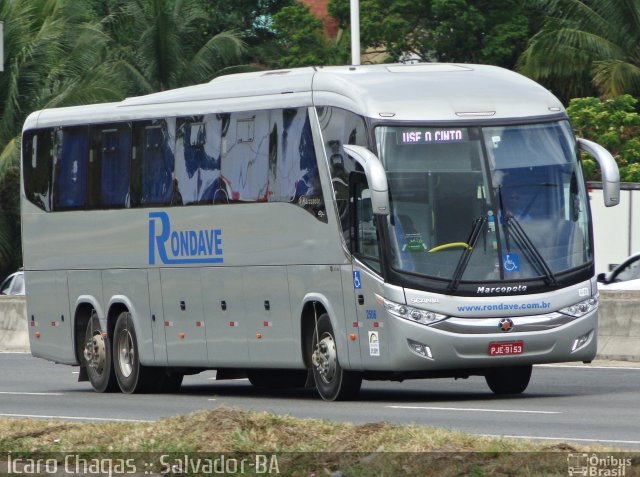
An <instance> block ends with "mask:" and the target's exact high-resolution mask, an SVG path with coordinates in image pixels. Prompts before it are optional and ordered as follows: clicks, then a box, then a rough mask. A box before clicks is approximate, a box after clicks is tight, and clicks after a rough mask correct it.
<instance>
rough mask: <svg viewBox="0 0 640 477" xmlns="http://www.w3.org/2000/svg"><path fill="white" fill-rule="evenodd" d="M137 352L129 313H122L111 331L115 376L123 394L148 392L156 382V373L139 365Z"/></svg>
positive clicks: (133, 328) (136, 343) (135, 336)
mask: <svg viewBox="0 0 640 477" xmlns="http://www.w3.org/2000/svg"><path fill="white" fill-rule="evenodd" d="M138 350H139V348H138V339H137V335H136V330H135V327H134V325H133V320H132V319H131V313H129V312H128V311H123V312H122V313H120V315H119V316H118V320H117V321H116V327H115V329H114V331H113V356H114V360H113V361H114V368H115V375H116V379H117V381H118V385H119V386H120V389H121V390H122V392H123V393H127V394H136V393H144V392H148V391H150V390H152V386H153V385H154V384H156V383H157V381H158V375H157V372H154V369H153V368H147V367H146V366H143V365H142V364H140V358H139V351H138ZM155 371H157V370H155Z"/></svg>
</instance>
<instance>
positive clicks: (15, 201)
mask: <svg viewBox="0 0 640 477" xmlns="http://www.w3.org/2000/svg"><path fill="white" fill-rule="evenodd" d="M0 20H3V21H4V27H5V32H4V33H5V45H4V46H5V71H4V72H3V73H0V276H4V275H6V274H7V273H8V272H10V271H13V269H14V268H16V267H18V266H19V264H20V263H21V255H20V217H19V196H18V192H19V182H20V181H19V166H18V164H19V150H20V131H21V127H22V124H23V122H24V120H25V118H26V116H27V115H28V114H29V113H31V112H32V111H35V110H38V109H42V108H45V107H55V106H67V105H72V104H78V103H90V102H94V103H95V102H101V101H109V100H113V99H116V98H119V97H121V96H122V83H121V82H120V81H118V77H117V75H115V74H114V72H113V71H112V69H111V68H109V65H108V63H107V62H106V61H105V59H106V56H105V55H106V45H107V44H108V41H109V40H108V37H107V36H106V35H105V34H104V32H103V30H102V28H101V25H100V24H99V23H98V22H97V21H95V19H94V18H93V17H92V15H91V12H90V10H89V9H88V8H87V3H86V2H84V1H83V0H73V1H70V0H30V1H28V2H25V1H22V0H3V1H2V2H1V3H0Z"/></svg>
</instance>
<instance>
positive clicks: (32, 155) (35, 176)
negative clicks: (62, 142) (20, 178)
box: [22, 129, 53, 212]
mask: <svg viewBox="0 0 640 477" xmlns="http://www.w3.org/2000/svg"><path fill="white" fill-rule="evenodd" d="M52 137H53V130H52V129H42V130H40V131H29V132H27V133H25V135H24V137H23V145H22V147H23V153H22V160H23V164H22V170H23V173H24V178H25V180H24V183H25V193H26V197H27V200H29V202H31V203H32V204H34V205H36V206H38V207H39V208H41V209H43V210H46V211H47V212H49V211H51V186H52V182H51V179H52V177H53V176H52V167H53V158H52V156H51V151H52Z"/></svg>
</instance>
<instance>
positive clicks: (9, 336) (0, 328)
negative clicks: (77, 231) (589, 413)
mask: <svg viewBox="0 0 640 477" xmlns="http://www.w3.org/2000/svg"><path fill="white" fill-rule="evenodd" d="M29 350H30V349H29V334H28V328H27V307H26V302H25V298H24V297H17V296H0V351H10V352H11V351H13V352H18V351H22V352H24V351H27V352H28V351H29ZM597 358H598V359H608V360H619V361H640V291H603V292H601V293H600V324H599V328H598V357H597Z"/></svg>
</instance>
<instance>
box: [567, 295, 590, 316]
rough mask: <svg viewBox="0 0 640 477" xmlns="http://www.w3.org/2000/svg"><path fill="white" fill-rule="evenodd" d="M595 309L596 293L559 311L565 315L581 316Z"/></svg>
mask: <svg viewBox="0 0 640 477" xmlns="http://www.w3.org/2000/svg"><path fill="white" fill-rule="evenodd" d="M596 309H598V295H596V296H592V297H591V298H588V299H586V300H584V301H581V302H580V303H576V304H575V305H571V306H568V307H566V308H563V309H562V310H559V311H560V313H564V314H565V315H569V316H573V317H576V318H580V317H581V316H584V315H586V314H587V313H589V312H592V311H593V310H596Z"/></svg>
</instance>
